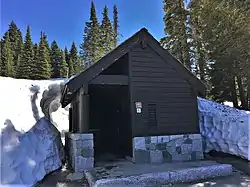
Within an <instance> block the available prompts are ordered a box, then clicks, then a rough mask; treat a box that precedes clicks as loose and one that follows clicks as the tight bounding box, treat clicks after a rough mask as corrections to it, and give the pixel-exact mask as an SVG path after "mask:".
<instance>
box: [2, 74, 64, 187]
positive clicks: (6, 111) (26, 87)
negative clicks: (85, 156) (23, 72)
mask: <svg viewBox="0 0 250 187" xmlns="http://www.w3.org/2000/svg"><path fill="white" fill-rule="evenodd" d="M63 82H64V80H56V81H53V80H50V81H31V80H17V79H11V78H3V77H0V87H1V88H2V89H1V96H3V97H0V99H1V100H2V101H1V103H2V106H4V107H5V108H4V107H2V108H1V111H0V114H1V116H0V120H4V119H5V120H4V123H3V122H2V121H1V122H2V123H1V122H0V124H1V136H0V141H1V171H2V173H1V184H18V185H20V184H21V185H25V186H32V185H34V184H35V183H36V182H38V181H39V180H41V179H42V178H43V177H44V176H45V175H46V174H47V173H50V172H52V171H54V170H56V169H58V168H60V167H61V165H62V161H64V160H65V156H64V148H63V145H62V142H61V139H60V132H59V131H58V129H57V128H56V127H55V126H54V125H53V124H55V123H54V122H53V120H55V119H56V120H55V121H56V123H57V124H59V127H60V129H64V130H67V127H68V119H65V121H64V123H62V124H60V122H61V121H59V122H58V121H57V119H58V118H54V116H53V115H52V114H53V113H52V112H55V111H57V109H60V96H61V95H60V94H61V88H62V85H60V83H63ZM37 83H39V84H37ZM54 83H57V84H54ZM58 83H59V84H58ZM51 84H52V85H51ZM45 85H46V86H45ZM48 85H50V86H48ZM40 87H42V88H43V90H44V89H45V88H46V87H47V88H48V90H45V91H43V94H42V95H41V90H40ZM18 89H19V91H17V90H18ZM39 91H40V92H39ZM41 97H42V99H41ZM39 98H40V99H39ZM37 100H38V101H37ZM37 102H39V103H40V107H37ZM62 110H64V109H62ZM40 111H42V112H43V113H44V115H45V116H44V117H42V118H40V114H42V113H41V112H40ZM56 113H57V112H56ZM32 115H33V117H34V119H33V121H35V122H36V123H35V125H34V126H33V125H32V124H31V123H32V122H33V121H32V120H31V119H32V118H33V117H32ZM57 116H60V117H63V115H62V113H59V115H58V114H57ZM65 116H67V111H65ZM52 119H53V120H52ZM12 120H13V121H15V123H14V124H18V125H16V126H14V125H13V124H12ZM33 124H34V123H33ZM25 132H26V133H25Z"/></svg>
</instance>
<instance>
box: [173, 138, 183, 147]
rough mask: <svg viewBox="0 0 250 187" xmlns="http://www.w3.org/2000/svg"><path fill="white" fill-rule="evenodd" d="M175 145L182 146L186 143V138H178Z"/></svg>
mask: <svg viewBox="0 0 250 187" xmlns="http://www.w3.org/2000/svg"><path fill="white" fill-rule="evenodd" d="M174 141H175V146H181V145H182V144H183V143H184V138H183V137H182V138H176V139H175V140H174Z"/></svg>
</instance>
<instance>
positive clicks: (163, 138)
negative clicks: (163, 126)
mask: <svg viewBox="0 0 250 187" xmlns="http://www.w3.org/2000/svg"><path fill="white" fill-rule="evenodd" d="M157 141H158V143H159V142H160V143H164V142H169V141H170V136H158V137H157Z"/></svg>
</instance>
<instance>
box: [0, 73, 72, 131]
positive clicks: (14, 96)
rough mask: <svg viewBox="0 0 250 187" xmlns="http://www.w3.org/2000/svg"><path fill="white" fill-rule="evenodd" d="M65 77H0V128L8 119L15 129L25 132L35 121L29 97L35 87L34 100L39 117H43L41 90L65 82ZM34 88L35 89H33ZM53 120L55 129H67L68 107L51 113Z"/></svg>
mask: <svg viewBox="0 0 250 187" xmlns="http://www.w3.org/2000/svg"><path fill="white" fill-rule="evenodd" d="M66 81H67V79H51V80H25V79H13V78H9V77H0V89H1V91H0V96H1V97H0V103H1V107H0V128H3V127H4V122H5V120H10V121H11V122H12V124H13V125H14V127H15V128H16V130H18V131H20V132H27V131H28V130H29V129H31V128H32V127H33V125H34V124H35V123H36V119H35V118H34V117H32V116H33V112H32V104H31V97H32V96H33V94H34V91H35V90H36V89H35V88H34V87H37V89H39V88H40V90H39V93H38V94H37V96H38V99H37V100H36V104H37V106H38V107H37V108H38V112H39V114H40V117H43V116H44V114H43V113H42V110H41V107H40V101H41V98H42V94H43V92H44V91H45V90H46V89H48V87H49V85H51V84H60V83H64V82H66ZM34 89H35V90H34ZM52 118H53V121H54V122H55V123H56V124H55V126H56V127H57V129H58V130H59V131H60V132H62V131H63V130H65V131H67V130H68V128H69V127H68V108H67V107H66V108H61V107H59V109H58V110H57V111H56V112H55V113H52Z"/></svg>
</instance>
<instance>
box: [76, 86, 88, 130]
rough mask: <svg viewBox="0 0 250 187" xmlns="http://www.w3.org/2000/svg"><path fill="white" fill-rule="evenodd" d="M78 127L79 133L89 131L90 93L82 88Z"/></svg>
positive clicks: (79, 97) (80, 91) (79, 96)
mask: <svg viewBox="0 0 250 187" xmlns="http://www.w3.org/2000/svg"><path fill="white" fill-rule="evenodd" d="M78 99H79V100H78V128H77V131H78V132H79V133H83V132H88V131H89V95H88V94H86V92H85V93H84V90H83V88H80V90H79V95H78Z"/></svg>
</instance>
